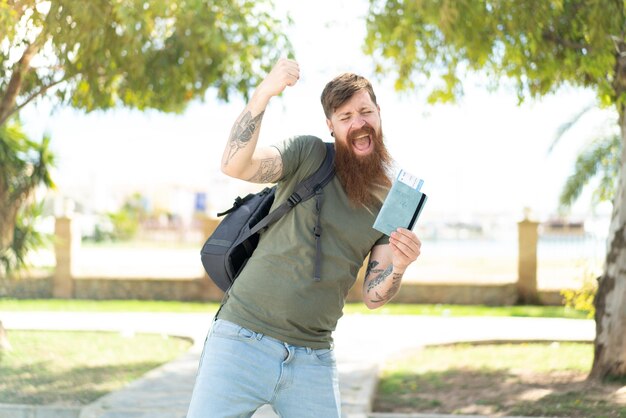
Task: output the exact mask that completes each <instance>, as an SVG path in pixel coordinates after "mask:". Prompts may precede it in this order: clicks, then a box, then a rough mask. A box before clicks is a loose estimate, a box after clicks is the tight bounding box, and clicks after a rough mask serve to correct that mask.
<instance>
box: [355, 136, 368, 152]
mask: <svg viewBox="0 0 626 418" xmlns="http://www.w3.org/2000/svg"><path fill="white" fill-rule="evenodd" d="M371 145H372V138H371V136H370V135H369V134H364V135H361V136H358V137H356V138H354V139H353V140H352V146H353V147H354V148H356V149H357V150H358V151H367V150H368V149H369V148H370V146H371Z"/></svg>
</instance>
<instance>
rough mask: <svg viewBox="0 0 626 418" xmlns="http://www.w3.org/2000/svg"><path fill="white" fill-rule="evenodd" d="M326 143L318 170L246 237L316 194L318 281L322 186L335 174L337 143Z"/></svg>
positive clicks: (317, 271)
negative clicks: (324, 152) (324, 153)
mask: <svg viewBox="0 0 626 418" xmlns="http://www.w3.org/2000/svg"><path fill="white" fill-rule="evenodd" d="M325 144H326V156H325V157H324V161H323V162H322V164H321V165H320V167H319V168H318V169H317V171H316V172H315V173H313V174H311V175H310V176H309V177H307V178H306V179H304V180H303V181H301V182H300V183H298V185H296V187H295V190H294V192H293V193H291V195H290V196H289V198H288V199H287V201H286V202H284V203H282V204H281V205H280V206H278V207H277V208H276V209H274V210H273V211H272V212H270V213H268V214H267V216H266V217H265V218H263V219H261V220H260V221H259V222H258V223H257V224H256V225H254V227H252V229H251V230H250V233H249V234H246V235H247V236H246V237H245V238H246V239H247V237H250V236H252V235H254V234H256V233H257V232H259V231H261V230H262V229H263V228H266V227H268V226H270V225H271V224H272V223H274V222H276V221H277V220H278V219H279V218H280V217H281V216H283V215H284V214H285V213H287V212H289V211H290V210H291V209H292V208H293V207H294V206H296V205H297V204H298V203H300V202H303V201H305V200H308V199H310V198H311V197H313V196H315V212H316V215H317V220H316V223H315V228H314V229H313V234H314V236H315V272H314V274H313V279H314V280H315V281H316V282H319V281H320V280H321V270H322V224H321V209H322V188H324V186H326V185H327V184H328V182H330V180H332V178H333V177H334V175H335V144H333V143H330V142H325Z"/></svg>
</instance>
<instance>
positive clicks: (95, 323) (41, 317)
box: [0, 312, 595, 418]
mask: <svg viewBox="0 0 626 418" xmlns="http://www.w3.org/2000/svg"><path fill="white" fill-rule="evenodd" d="M0 318H1V319H2V322H3V324H4V326H5V327H6V328H7V329H9V330H10V329H52V330H106V331H119V332H127V333H128V332H149V333H163V334H168V335H177V336H184V337H189V338H192V339H193V340H194V342H195V343H194V345H193V347H192V348H191V350H190V351H189V352H188V353H187V354H185V355H183V356H182V357H180V358H178V359H176V360H175V361H173V362H171V363H168V364H165V365H163V366H162V367H160V368H158V369H155V370H153V371H151V372H149V373H148V374H146V375H145V376H144V377H142V378H141V379H139V380H137V381H135V382H133V383H131V384H130V385H129V386H127V387H126V388H124V389H122V390H120V391H117V392H113V393H111V394H109V395H106V396H104V397H102V398H100V399H98V400H97V401H95V402H94V403H92V404H89V405H87V406H85V407H83V408H51V407H31V406H15V405H0V418H79V417H80V418H122V417H124V418H148V417H149V418H183V417H184V416H185V412H186V408H187V404H188V403H189V399H190V397H191V391H192V388H193V383H194V379H195V373H196V367H197V363H198V359H199V356H200V352H201V348H202V344H203V342H204V338H205V335H206V333H207V331H208V328H209V325H210V323H211V319H212V316H211V314H177V313H65V312H0ZM594 334H595V324H594V322H593V321H590V320H571V319H546V318H471V317H464V318H446V317H425V316H391V315H348V316H346V317H344V318H342V319H341V320H340V321H339V326H338V328H337V331H336V332H335V347H336V348H335V352H336V355H337V367H338V371H339V380H340V390H341V396H342V408H343V413H344V416H345V417H348V418H366V417H371V418H373V417H377V418H383V417H386V418H398V417H405V418H406V417H412V418H418V417H419V418H439V417H444V415H425V414H411V415H398V414H373V413H370V411H371V401H372V397H373V395H374V391H375V386H376V380H377V374H378V370H379V367H380V365H381V364H382V362H383V361H384V360H385V359H387V358H389V357H390V356H391V355H394V354H397V353H400V352H402V351H404V350H408V349H412V348H417V347H421V346H424V345H428V344H441V343H451V342H458V341H486V340H487V341H489V340H497V341H502V340H507V341H519V340H524V341H528V340H545V341H555V340H559V341H591V340H593V338H594ZM254 416H255V417H256V418H269V417H276V416H277V415H276V414H274V413H273V411H272V410H271V409H270V408H268V407H265V408H262V409H261V410H259V411H257V413H256V414H255V415H254ZM454 418H463V417H462V416H459V415H455V416H454ZM474 418H477V417H476V416H474Z"/></svg>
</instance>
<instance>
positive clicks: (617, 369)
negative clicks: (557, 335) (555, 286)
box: [589, 106, 626, 379]
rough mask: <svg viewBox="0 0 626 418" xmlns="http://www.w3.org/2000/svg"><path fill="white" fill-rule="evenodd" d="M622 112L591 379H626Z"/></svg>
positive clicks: (625, 148)
mask: <svg viewBox="0 0 626 418" xmlns="http://www.w3.org/2000/svg"><path fill="white" fill-rule="evenodd" d="M619 113H620V115H619V124H620V130H621V135H622V158H621V167H620V175H619V181H618V186H617V191H616V193H615V197H614V198H613V214H612V218H611V226H610V229H609V237H608V247H607V256H606V263H605V266H604V273H603V275H602V276H601V277H600V278H599V281H598V291H597V293H596V296H595V300H594V304H595V308H596V314H595V320H596V338H595V342H594V359H593V366H592V368H591V373H590V375H589V377H590V378H591V379H606V378H621V377H626V167H625V163H626V126H625V118H624V107H623V106H621V107H620V110H619Z"/></svg>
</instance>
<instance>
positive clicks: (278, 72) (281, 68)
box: [256, 58, 300, 99]
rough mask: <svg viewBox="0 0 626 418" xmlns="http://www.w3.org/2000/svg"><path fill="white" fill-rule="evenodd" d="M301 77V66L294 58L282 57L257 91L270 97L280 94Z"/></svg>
mask: <svg viewBox="0 0 626 418" xmlns="http://www.w3.org/2000/svg"><path fill="white" fill-rule="evenodd" d="M299 78H300V67H299V66H298V63H297V62H295V61H294V60H290V59H286V58H281V59H279V60H278V62H277V63H276V64H275V65H274V68H272V71H270V73H269V74H268V75H267V76H266V77H265V79H263V81H262V82H261V84H259V86H258V87H257V91H256V93H258V94H261V95H263V96H265V98H267V99H269V98H271V97H273V96H278V95H279V94H280V93H282V92H283V90H285V88H286V87H287V86H290V87H291V86H293V85H294V84H296V83H297V82H298V79H299Z"/></svg>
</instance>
